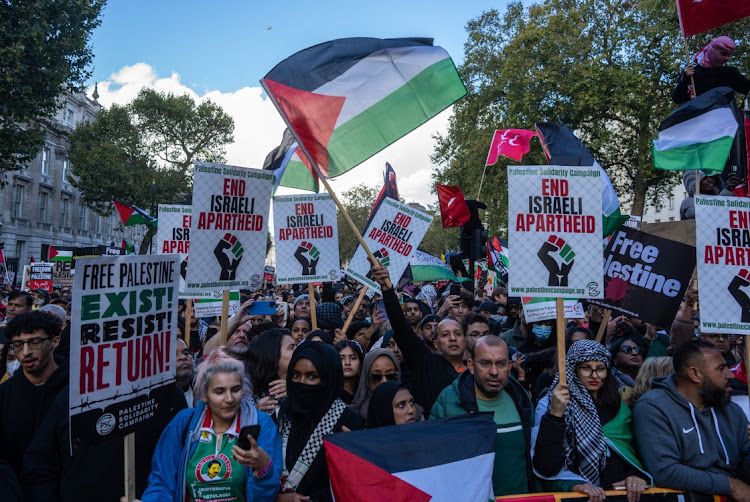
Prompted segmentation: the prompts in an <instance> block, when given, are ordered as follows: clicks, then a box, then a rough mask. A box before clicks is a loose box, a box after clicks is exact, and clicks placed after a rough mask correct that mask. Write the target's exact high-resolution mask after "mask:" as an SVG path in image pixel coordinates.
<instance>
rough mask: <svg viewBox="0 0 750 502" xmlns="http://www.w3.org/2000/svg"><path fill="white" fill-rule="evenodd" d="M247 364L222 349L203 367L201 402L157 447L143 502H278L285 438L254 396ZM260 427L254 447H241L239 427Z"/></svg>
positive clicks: (176, 421) (198, 378) (198, 384)
mask: <svg viewBox="0 0 750 502" xmlns="http://www.w3.org/2000/svg"><path fill="white" fill-rule="evenodd" d="M248 387H249V386H248V384H247V380H246V379H245V378H244V367H243V364H242V363H241V362H240V361H237V360H236V359H233V358H231V357H229V356H228V355H226V354H225V353H224V352H223V351H222V350H215V351H213V352H212V353H210V354H209V355H208V356H207V357H206V360H205V361H204V362H203V364H202V365H201V366H200V367H199V368H198V374H197V376H196V380H195V395H196V399H200V402H199V403H198V404H197V405H196V407H195V408H193V409H187V410H183V411H181V412H180V413H178V414H177V416H175V418H174V419H173V420H172V422H170V424H169V425H168V426H167V428H166V429H165V430H164V433H163V434H162V436H161V439H160V440H159V444H158V445H157V446H156V451H155V452H154V457H153V460H152V465H151V475H150V476H149V480H148V488H147V489H146V491H145V492H144V494H143V499H142V500H143V502H163V501H170V500H171V501H174V502H185V501H189V502H197V501H210V500H215V499H220V500H223V501H237V502H262V501H269V502H270V501H273V500H275V498H276V495H277V494H278V493H279V480H280V478H281V465H282V464H281V440H280V438H279V434H278V432H277V431H276V426H275V424H274V423H273V421H272V420H271V418H270V417H269V416H268V415H267V414H265V413H258V412H257V410H256V409H255V406H253V405H252V403H251V401H250V400H248V399H246V398H245V397H243V396H247V395H249V392H248V391H249V389H248ZM256 424H257V425H260V435H259V436H258V439H257V441H256V440H255V439H253V437H252V436H251V435H249V434H248V435H247V438H248V440H249V442H250V449H242V448H240V447H239V446H237V443H238V441H239V433H240V429H241V428H242V427H244V426H247V425H256Z"/></svg>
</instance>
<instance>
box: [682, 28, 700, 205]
mask: <svg viewBox="0 0 750 502" xmlns="http://www.w3.org/2000/svg"><path fill="white" fill-rule="evenodd" d="M682 41H683V42H685V57H686V58H687V64H688V65H690V64H691V63H690V47H688V43H687V38H685V37H682ZM690 83H691V84H692V86H693V97H692V98H690V99H695V98H696V97H697V96H698V89H696V88H695V78H694V77H693V75H690ZM700 194H701V174H700V171H699V170H698V169H696V170H695V195H700Z"/></svg>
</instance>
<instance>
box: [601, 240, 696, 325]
mask: <svg viewBox="0 0 750 502" xmlns="http://www.w3.org/2000/svg"><path fill="white" fill-rule="evenodd" d="M694 268H695V248H694V247H693V246H688V245H687V244H682V243H680V242H675V241H672V240H669V239H665V238H663V237H658V236H656V235H651V234H647V233H644V232H640V231H638V230H635V229H633V228H629V227H627V226H625V225H623V226H622V227H621V228H620V229H619V230H617V231H616V232H615V233H614V235H612V238H611V239H610V240H609V243H608V244H607V248H606V249H605V250H604V299H603V300H592V301H591V303H594V304H596V305H601V306H602V307H604V308H608V309H611V310H614V311H617V312H620V313H622V314H625V315H627V316H630V317H636V318H638V319H641V320H643V321H645V322H647V323H650V324H654V325H656V326H660V327H665V328H669V327H670V326H671V325H672V321H673V320H674V317H675V314H676V313H677V310H678V309H679V308H680V302H681V301H682V298H683V296H684V295H685V290H686V289H687V287H688V283H689V282H690V277H691V276H692V274H693V269H694Z"/></svg>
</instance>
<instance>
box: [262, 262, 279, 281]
mask: <svg viewBox="0 0 750 502" xmlns="http://www.w3.org/2000/svg"><path fill="white" fill-rule="evenodd" d="M275 274H276V268H275V267H273V266H271V265H266V266H265V267H264V268H263V280H264V281H266V282H268V283H271V282H273V276H274V275H275Z"/></svg>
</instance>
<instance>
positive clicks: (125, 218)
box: [112, 200, 156, 226]
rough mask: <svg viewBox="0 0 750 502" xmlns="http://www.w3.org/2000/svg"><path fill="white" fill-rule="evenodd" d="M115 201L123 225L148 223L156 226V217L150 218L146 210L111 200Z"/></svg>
mask: <svg viewBox="0 0 750 502" xmlns="http://www.w3.org/2000/svg"><path fill="white" fill-rule="evenodd" d="M112 202H114V203H115V209H117V212H118V214H119V215H120V219H121V220H122V224H123V225H126V226H127V225H143V224H145V225H148V226H156V218H152V217H151V216H149V215H148V213H147V212H146V211H144V210H143V209H141V208H139V207H135V206H128V205H127V204H123V203H121V202H117V201H116V200H113V201H112Z"/></svg>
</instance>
